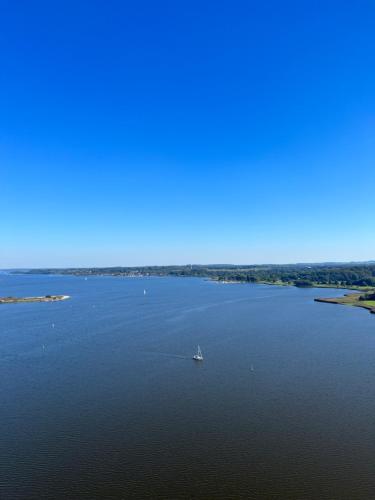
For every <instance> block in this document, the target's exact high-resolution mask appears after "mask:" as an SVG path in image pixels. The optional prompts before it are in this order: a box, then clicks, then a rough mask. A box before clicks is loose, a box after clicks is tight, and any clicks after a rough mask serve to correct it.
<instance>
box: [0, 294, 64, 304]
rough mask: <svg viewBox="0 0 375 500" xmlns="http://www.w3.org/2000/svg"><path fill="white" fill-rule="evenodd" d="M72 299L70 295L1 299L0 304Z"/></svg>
mask: <svg viewBox="0 0 375 500" xmlns="http://www.w3.org/2000/svg"><path fill="white" fill-rule="evenodd" d="M67 299H70V296H69V295H45V296H42V297H0V304H19V303H30V302H58V301H60V300H67Z"/></svg>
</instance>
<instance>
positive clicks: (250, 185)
mask: <svg viewBox="0 0 375 500" xmlns="http://www.w3.org/2000/svg"><path fill="white" fill-rule="evenodd" d="M0 14H1V30H0V42H1V48H2V50H1V53H0V63H1V65H0V68H1V78H0V106H1V108H0V109H1V113H0V180H1V190H0V210H1V214H2V217H1V219H0V220H1V224H0V268H1V267H3V268H5V267H40V266H93V265H142V264H175V263H191V262H193V263H214V262H220V263H264V262H275V263H284V262H307V261H309V262H316V261H327V260H329V261H332V260H336V261H342V260H367V259H374V258H375V230H374V229H375V201H374V200H375V196H374V188H375V165H374V160H375V141H374V132H375V34H374V26H375V4H374V2H372V1H371V0H368V1H363V0H359V1H357V2H352V1H345V0H344V1H342V0H341V1H329V0H328V1H319V0H318V1H308V0H307V1H303V2H301V1H297V0H296V1H289V0H285V1H283V2H280V1H272V0H270V1H268V2H260V1H258V2H255V1H254V2H253V1H243V2H241V1H233V0H231V1H230V2H229V1H228V2H223V1H203V2H202V1H199V2H197V1H194V0H191V1H189V2H175V1H164V0H160V1H158V2H151V1H139V2H127V1H108V2H99V1H95V0H94V1H93V0H90V1H87V2H86V1H75V2H70V1H64V2H59V3H56V2H47V1H46V2H41V1H38V0H36V1H34V2H28V1H17V2H11V1H4V0H3V1H1V0H0Z"/></svg>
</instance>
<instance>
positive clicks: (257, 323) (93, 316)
mask: <svg viewBox="0 0 375 500" xmlns="http://www.w3.org/2000/svg"><path fill="white" fill-rule="evenodd" d="M144 289H146V290H147V295H145V296H144V295H143V290H144ZM46 294H68V295H71V299H70V300H68V301H65V302H58V303H35V304H13V305H1V306H0V401H1V408H0V426H1V428H0V497H1V498H2V499H18V498H22V499H23V498H25V499H34V498H35V499H40V498H90V499H93V498H126V499H128V498H135V499H138V498H139V499H143V498H166V499H179V498H197V499H200V498H211V499H213V498H220V499H221V498H222V499H224V498H226V499H227V498H266V499H272V498H275V499H280V498H281V499H346V498H348V499H349V498H350V499H351V498H353V499H357V498H358V499H367V498H369V499H370V498H374V497H375V476H374V468H375V316H374V315H370V314H369V313H368V312H367V311H365V310H362V309H359V308H350V307H342V306H335V305H329V304H321V303H316V302H314V301H313V298H314V297H316V296H322V295H323V296H335V295H337V294H338V292H337V291H336V290H316V289H315V290H314V289H297V288H289V287H272V286H262V285H219V284H215V283H212V282H209V281H204V280H199V279H184V278H144V279H132V278H129V279H123V278H106V277H94V278H88V279H87V280H84V279H83V278H78V277H62V276H60V277H59V276H6V275H0V295H6V296H9V295H19V296H25V295H46ZM52 323H54V325H55V327H54V328H53V327H52ZM198 343H199V344H200V346H201V348H202V351H203V354H204V356H205V360H204V362H203V363H197V362H194V361H193V360H192V359H191V356H192V354H194V352H195V351H196V347H197V344H198ZM252 365H253V367H254V371H252V370H251V366H252Z"/></svg>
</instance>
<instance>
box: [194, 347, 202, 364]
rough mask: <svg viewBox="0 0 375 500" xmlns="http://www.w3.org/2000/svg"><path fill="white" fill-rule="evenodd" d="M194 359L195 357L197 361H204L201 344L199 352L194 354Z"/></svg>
mask: <svg viewBox="0 0 375 500" xmlns="http://www.w3.org/2000/svg"><path fill="white" fill-rule="evenodd" d="M193 359H195V360H196V361H203V354H202V351H201V348H200V347H199V345H198V350H197V354H194V356H193Z"/></svg>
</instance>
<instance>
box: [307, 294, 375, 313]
mask: <svg viewBox="0 0 375 500" xmlns="http://www.w3.org/2000/svg"><path fill="white" fill-rule="evenodd" d="M360 296H361V295H360V294H359V293H349V294H346V295H344V296H343V297H335V298H318V299H315V300H316V301H317V302H326V303H328V304H342V305H345V306H354V307H363V308H364V309H368V310H369V311H370V312H371V313H373V314H375V300H359V298H360Z"/></svg>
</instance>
